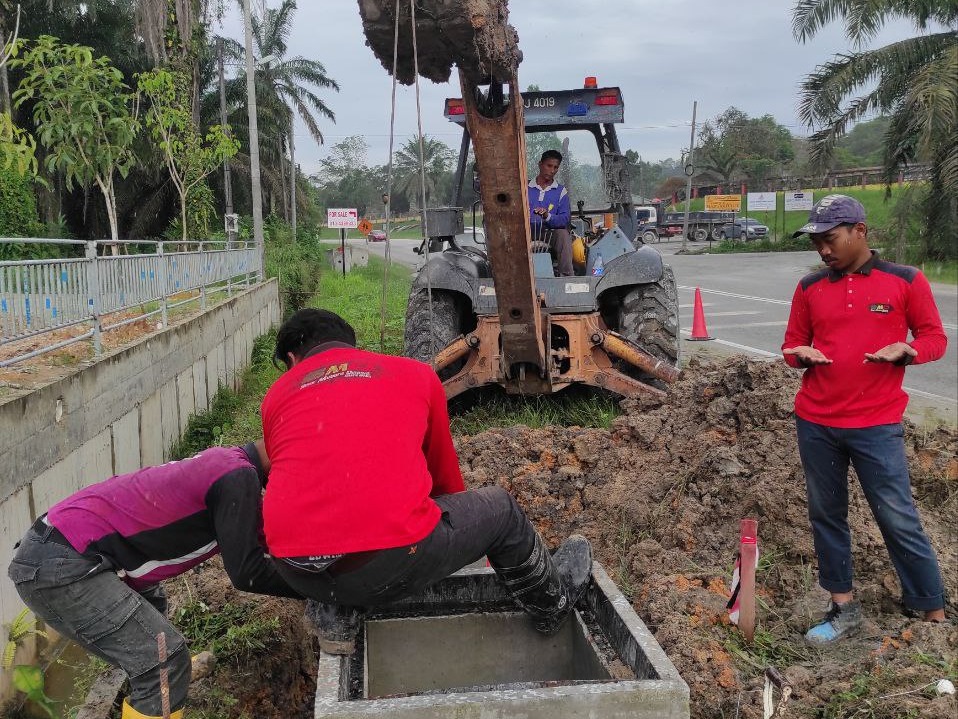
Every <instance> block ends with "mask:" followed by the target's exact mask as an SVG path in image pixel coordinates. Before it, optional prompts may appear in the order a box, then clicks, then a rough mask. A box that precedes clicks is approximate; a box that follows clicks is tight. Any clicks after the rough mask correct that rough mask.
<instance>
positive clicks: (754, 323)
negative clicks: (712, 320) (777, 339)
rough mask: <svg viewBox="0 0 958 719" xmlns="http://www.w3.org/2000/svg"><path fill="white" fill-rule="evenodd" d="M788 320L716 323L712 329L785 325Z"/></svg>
mask: <svg viewBox="0 0 958 719" xmlns="http://www.w3.org/2000/svg"><path fill="white" fill-rule="evenodd" d="M787 324H788V322H785V321H784V320H782V321H781V322H745V323H741V324H735V325H715V326H713V327H712V331H713V332H714V331H715V330H740V329H748V328H749V327H785V326H786V325H787Z"/></svg>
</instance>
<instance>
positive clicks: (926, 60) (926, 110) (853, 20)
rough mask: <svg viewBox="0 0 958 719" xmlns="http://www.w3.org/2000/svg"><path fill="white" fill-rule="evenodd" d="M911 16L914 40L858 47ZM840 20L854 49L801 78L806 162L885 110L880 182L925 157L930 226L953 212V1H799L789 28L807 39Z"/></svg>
mask: <svg viewBox="0 0 958 719" xmlns="http://www.w3.org/2000/svg"><path fill="white" fill-rule="evenodd" d="M894 18H904V19H908V20H911V21H912V22H913V23H914V25H915V28H916V30H917V31H918V32H917V33H916V35H915V37H911V38H908V39H906V40H902V41H899V42H894V43H892V44H890V45H887V46H885V47H879V48H875V49H863V46H864V45H865V44H866V43H867V42H868V41H869V40H871V39H873V38H874V37H875V35H876V34H877V33H878V31H879V30H880V29H881V28H882V27H883V26H884V25H885V24H886V23H887V22H888V21H889V20H891V19H894ZM835 20H841V21H842V22H843V23H844V25H845V34H846V36H847V38H848V40H849V41H850V42H851V43H852V46H853V50H852V51H850V52H848V53H847V54H842V55H838V56H836V57H835V58H834V59H832V60H831V61H829V62H826V63H825V64H823V65H820V66H819V67H817V68H816V69H815V71H814V72H813V73H811V74H810V75H809V76H808V77H807V78H806V79H805V81H804V82H803V83H802V98H801V103H800V108H799V111H800V114H801V117H802V119H803V120H804V121H805V122H806V123H807V124H808V125H809V127H819V128H820V129H819V130H818V131H817V132H815V133H814V134H813V135H812V136H811V137H810V138H809V140H810V150H811V160H812V161H813V162H814V163H816V164H819V165H821V164H823V163H824V162H825V161H826V160H827V159H828V158H829V156H830V155H831V152H832V151H833V149H834V147H835V143H836V141H837V140H838V139H839V138H840V137H841V136H842V135H844V134H845V132H846V131H847V130H848V129H849V128H850V126H851V125H853V124H854V123H855V122H857V121H858V120H860V119H863V118H865V117H868V116H871V115H874V114H886V115H889V116H890V118H891V123H890V125H889V128H888V132H887V133H886V135H885V158H884V164H885V173H886V181H887V182H889V183H890V182H891V180H892V178H893V177H894V176H895V175H896V174H897V172H898V169H899V168H900V167H901V166H902V165H904V164H907V163H909V162H914V161H923V162H929V163H930V164H931V167H932V172H931V175H932V178H931V179H932V183H931V184H932V192H931V201H930V204H929V206H928V207H929V210H930V213H931V215H932V216H934V217H931V218H929V219H930V220H931V219H934V221H935V226H942V222H943V221H948V219H949V218H950V217H953V216H955V215H958V3H955V0H799V2H798V4H797V5H796V6H795V10H794V13H793V16H792V30H793V32H794V35H795V37H796V39H797V40H798V41H799V42H805V41H807V40H809V39H810V38H812V37H814V36H815V34H816V33H817V32H818V31H819V30H820V29H821V28H822V27H823V26H824V25H826V24H828V23H830V22H832V21H835Z"/></svg>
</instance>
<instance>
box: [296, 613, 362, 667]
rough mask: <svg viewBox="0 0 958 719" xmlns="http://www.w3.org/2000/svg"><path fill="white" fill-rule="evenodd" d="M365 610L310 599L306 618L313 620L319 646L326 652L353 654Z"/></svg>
mask: <svg viewBox="0 0 958 719" xmlns="http://www.w3.org/2000/svg"><path fill="white" fill-rule="evenodd" d="M362 615H363V612H362V611H361V610H359V609H357V608H355V607H343V606H340V605H338V604H327V603H325V602H317V601H314V600H310V601H308V602H306V618H307V619H309V620H311V622H312V626H313V629H314V631H315V634H316V638H317V639H318V640H319V648H320V649H321V650H322V651H324V652H325V653H326V654H339V655H343V654H352V653H353V652H354V651H356V638H357V637H358V636H359V629H360V626H361V625H362Z"/></svg>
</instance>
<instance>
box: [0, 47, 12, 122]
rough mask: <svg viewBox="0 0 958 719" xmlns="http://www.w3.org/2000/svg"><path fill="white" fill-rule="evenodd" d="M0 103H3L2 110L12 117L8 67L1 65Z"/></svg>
mask: <svg viewBox="0 0 958 719" xmlns="http://www.w3.org/2000/svg"><path fill="white" fill-rule="evenodd" d="M0 49H2V48H0ZM0 101H2V102H3V105H2V108H0V109H2V111H3V112H5V113H7V114H8V115H10V116H11V117H12V115H13V110H12V108H11V107H10V78H8V77H7V66H6V65H0Z"/></svg>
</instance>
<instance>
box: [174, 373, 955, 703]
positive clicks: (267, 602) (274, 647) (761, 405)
mask: <svg viewBox="0 0 958 719" xmlns="http://www.w3.org/2000/svg"><path fill="white" fill-rule="evenodd" d="M797 383H798V378H797V373H795V372H794V371H793V370H790V369H788V368H786V367H785V366H784V365H782V364H780V363H765V362H756V361H748V360H746V359H743V358H733V359H730V360H726V361H724V362H723V363H721V364H715V365H712V364H703V363H699V362H698V361H697V360H692V362H691V363H690V366H689V367H688V368H687V369H686V370H685V373H684V377H683V379H682V380H680V381H679V382H678V383H677V384H676V385H674V387H673V389H672V392H671V394H670V396H669V398H668V399H667V400H666V401H665V402H664V403H661V402H658V401H636V400H629V401H626V402H624V403H623V404H624V406H623V408H624V414H623V415H622V416H620V417H618V418H617V419H616V420H615V422H614V423H613V426H612V428H611V429H610V430H604V429H582V428H577V427H551V428H545V429H535V430H534V429H529V428H527V427H512V428H508V429H496V430H490V431H487V432H483V433H481V434H478V435H475V436H463V437H459V438H457V448H458V451H459V456H460V462H461V464H462V468H463V472H464V474H465V477H466V481H467V483H468V485H469V486H470V487H473V488H474V487H480V486H484V485H489V484H500V485H502V486H503V487H505V488H507V489H509V490H510V491H511V492H512V493H513V494H514V495H515V496H516V497H517V498H518V500H519V502H520V503H521V504H522V506H523V507H524V508H525V510H526V511H527V512H528V514H529V515H530V517H531V518H532V520H533V521H534V522H535V523H536V525H537V526H538V527H539V529H540V531H541V532H542V533H543V535H544V536H545V537H546V538H547V539H548V541H549V542H550V543H551V544H553V545H555V544H557V543H558V542H559V541H560V540H561V539H562V538H564V537H566V536H567V535H569V534H571V533H573V532H579V533H582V534H585V535H586V536H587V537H588V538H589V539H590V540H591V541H592V543H593V547H594V550H595V555H596V558H597V559H598V560H599V561H601V562H602V563H603V565H604V566H605V567H606V568H607V569H608V570H609V571H610V573H611V574H612V576H613V578H614V579H615V580H616V582H617V583H618V584H619V586H620V587H621V588H622V589H623V590H624V591H625V592H626V593H627V594H628V595H629V596H630V597H631V598H632V600H633V605H634V607H635V609H636V611H637V612H638V613H639V615H640V616H641V617H642V619H643V620H644V621H645V622H646V624H647V625H648V626H649V627H650V629H651V630H652V631H653V632H654V633H655V636H656V638H657V639H658V641H659V643H660V644H661V645H662V647H663V648H664V649H665V651H666V653H667V654H668V656H669V657H670V659H671V660H672V661H673V662H674V663H675V665H676V667H677V668H678V670H679V672H680V673H681V675H682V676H683V677H684V679H685V680H686V681H687V682H688V684H689V686H690V688H691V697H692V716H693V717H695V718H697V719H720V718H721V719H732V718H733V717H741V718H742V719H754V718H760V717H762V700H761V689H762V679H761V676H762V673H763V671H764V669H765V668H766V667H767V666H769V665H772V666H775V667H776V668H778V669H779V670H780V671H781V672H782V673H783V674H784V675H785V677H786V678H787V679H788V681H789V682H791V684H792V686H793V688H794V692H795V693H794V695H793V698H792V700H791V702H790V703H789V705H788V707H787V712H786V714H785V716H786V717H809V718H811V717H814V718H816V719H838V718H840V717H842V718H844V717H852V716H855V717H868V718H870V719H876V718H877V719H882V718H884V719H891V718H892V717H894V718H896V719H897V718H900V717H928V718H929V719H954V717H955V716H956V715H958V707H956V702H955V697H954V696H950V697H949V696H936V695H935V692H934V691H933V690H932V689H929V685H931V684H932V683H933V682H935V681H937V680H938V679H940V678H945V677H951V679H952V680H953V681H954V680H956V679H958V676H956V673H958V624H956V620H955V618H956V617H958V604H956V602H955V600H954V598H955V597H958V551H956V547H958V542H956V541H955V540H956V538H958V537H956V535H958V511H956V510H958V460H956V450H958V434H956V432H955V431H954V430H944V429H940V430H936V431H926V430H918V429H916V428H915V427H912V426H909V427H908V428H907V435H906V436H907V443H908V452H909V456H910V461H911V468H912V472H913V483H914V488H915V496H916V500H917V503H918V505H919V508H920V511H921V513H922V517H923V521H924V524H925V528H926V530H927V532H928V534H929V535H930V537H931V540H932V542H933V544H934V546H935V548H936V549H937V551H938V553H939V559H940V561H941V564H942V570H943V572H944V574H945V576H946V582H947V584H948V591H949V595H950V597H952V600H951V601H950V603H949V605H948V608H947V611H948V613H949V616H950V617H951V618H952V619H951V620H950V621H949V622H948V623H945V624H938V625H932V624H926V623H924V622H921V621H917V620H916V619H914V618H910V617H908V616H906V615H905V614H904V613H903V611H902V608H901V606H900V605H899V601H898V597H899V594H900V589H899V587H898V582H897V578H896V576H895V574H894V572H893V571H892V568H891V564H890V562H889V560H888V556H887V553H886V551H885V549H884V546H883V543H882V539H881V536H880V534H879V532H878V530H877V528H876V526H875V523H874V521H873V519H872V517H871V514H870V512H869V509H868V507H867V504H866V503H865V500H864V498H863V496H862V494H861V492H860V490H859V489H858V488H857V481H855V480H854V479H853V481H852V487H853V489H852V498H851V508H850V523H851V526H852V529H853V533H854V558H855V564H856V575H857V576H856V583H857V587H858V592H859V596H860V598H861V599H862V600H863V603H864V607H865V612H866V615H867V624H866V627H865V630H864V631H863V632H862V633H861V635H860V636H858V637H857V638H854V639H850V640H847V641H845V642H843V643H841V645H840V646H838V647H835V648H831V649H828V650H824V651H822V650H817V649H812V648H810V647H808V646H806V645H805V644H804V642H803V640H802V633H803V632H804V630H805V629H806V628H807V627H808V625H809V623H810V622H811V621H812V619H813V617H816V616H817V615H818V614H819V613H820V611H821V610H822V609H823V608H824V604H825V601H826V595H825V593H824V592H823V591H822V590H821V589H819V588H818V587H817V586H816V583H815V572H814V567H815V559H814V552H813V549H812V540H811V533H810V530H809V528H808V521H807V518H806V504H805V491H804V484H803V476H802V471H801V465H800V463H799V459H798V453H797V449H796V444H795V437H794V425H793V419H792V415H791V408H792V399H793V397H794V393H795V390H796V389H797ZM743 517H754V518H756V519H758V521H759V541H760V549H761V555H762V559H761V563H760V567H759V572H758V578H757V584H758V594H759V597H760V606H759V611H758V628H757V633H756V642H755V644H754V645H752V646H750V647H749V646H746V645H745V644H744V642H743V641H742V640H741V638H740V634H739V632H738V630H737V628H736V627H734V626H731V625H730V624H729V622H728V619H727V614H726V610H725V604H726V600H727V597H728V584H729V581H730V574H731V565H732V562H733V559H734V554H735V550H736V545H737V538H738V521H739V519H741V518H743ZM188 581H189V585H190V589H189V590H185V589H183V588H182V587H183V586H185V585H183V584H176V583H174V607H175V606H176V602H178V601H184V598H185V597H186V596H187V594H184V592H187V591H188V596H189V597H192V598H193V599H199V600H202V601H203V602H205V603H206V604H208V605H209V606H211V607H216V606H221V605H222V604H223V603H225V602H227V601H230V602H234V603H235V602H237V601H244V602H247V601H248V602H255V603H256V604H257V605H258V608H259V609H260V610H261V611H262V612H263V613H264V614H269V613H275V614H277V615H278V616H279V617H280V620H281V630H280V631H279V632H278V633H277V637H276V641H275V642H273V643H271V644H270V646H269V647H267V648H266V649H265V650H263V651H258V652H254V653H251V654H250V655H249V657H248V658H247V659H245V660H242V661H236V662H234V663H232V664H231V665H229V666H227V667H223V666H220V667H218V668H217V672H216V673H215V674H214V676H213V677H212V678H210V679H207V680H203V681H202V682H200V683H199V684H198V685H195V686H194V690H193V695H194V697H195V698H194V699H193V700H192V701H193V702H195V703H194V704H193V706H196V707H201V706H211V705H210V704H206V703H204V702H215V698H216V697H217V696H227V697H231V699H230V701H234V702H235V704H234V705H233V706H232V708H231V709H230V711H229V713H228V716H230V717H242V716H246V717H257V719H260V718H262V719H268V718H272V717H277V718H278V717H284V718H285V717H298V716H308V714H306V713H302V712H305V711H306V709H305V708H304V707H305V706H306V704H307V698H308V696H309V695H310V693H311V691H312V682H313V673H314V670H315V661H314V656H315V655H314V654H313V651H314V647H313V640H312V638H311V637H310V636H309V634H308V631H307V630H306V629H305V628H304V626H303V623H302V604H301V603H299V602H295V601H291V600H278V599H262V598H259V597H253V596H252V595H244V594H240V593H238V592H236V591H235V590H232V589H231V588H230V587H229V583H228V580H227V579H226V577H225V574H223V572H222V570H221V569H220V568H218V567H207V568H204V569H203V570H202V571H201V572H200V573H198V574H191V575H189V578H188ZM176 587H179V589H176ZM210 697H212V699H210Z"/></svg>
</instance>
